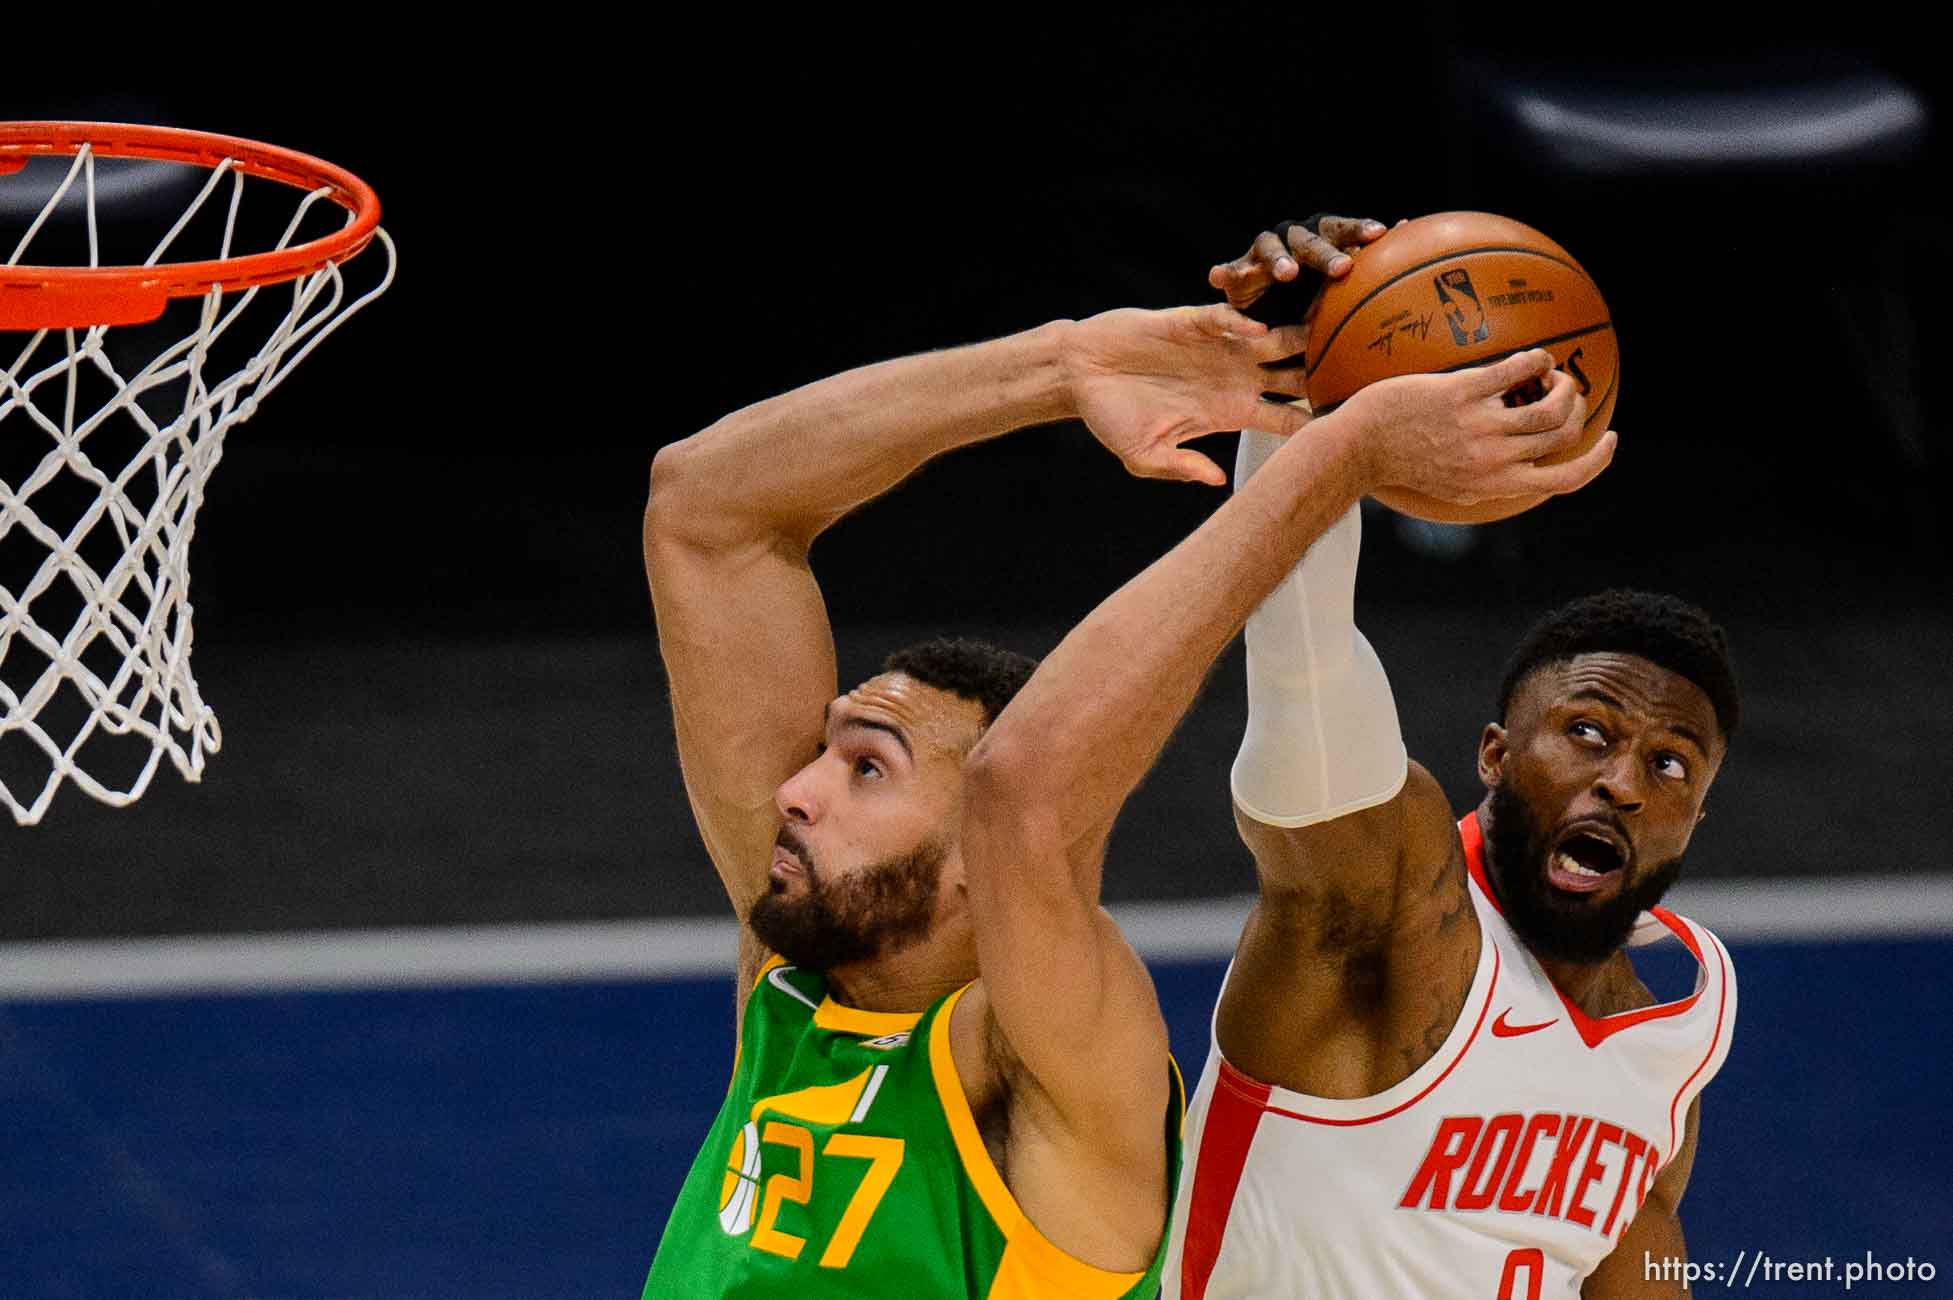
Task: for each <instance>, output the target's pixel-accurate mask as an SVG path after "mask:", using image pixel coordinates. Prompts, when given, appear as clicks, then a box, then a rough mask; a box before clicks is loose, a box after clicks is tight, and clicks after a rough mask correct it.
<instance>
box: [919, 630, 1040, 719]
mask: <svg viewBox="0 0 1953 1300" xmlns="http://www.w3.org/2000/svg"><path fill="white" fill-rule="evenodd" d="M1037 666H1038V661H1037V660H1035V659H1033V658H1031V657H1030V656H1029V655H1021V654H1018V653H1017V652H1016V651H1015V650H1006V649H1004V648H1003V647H1002V646H997V645H991V644H990V643H989V642H988V641H977V640H973V639H971V638H969V637H935V638H932V639H931V640H928V641H918V642H917V643H916V644H914V645H911V646H904V647H903V648H902V649H900V650H897V651H896V652H895V653H894V654H892V655H890V656H889V657H888V658H887V659H886V660H885V661H883V663H882V671H883V672H885V673H905V674H907V675H908V676H910V677H913V678H915V679H916V680H917V681H919V682H921V683H922V684H923V685H924V686H933V687H935V688H936V689H937V690H939V691H948V692H949V693H950V694H951V695H954V696H957V697H958V698H960V699H965V700H971V701H974V702H975V703H977V704H980V705H982V706H983V725H984V726H985V727H986V728H987V727H989V725H990V724H991V723H993V722H995V721H996V720H997V715H998V714H1000V713H1002V712H1003V711H1004V706H1005V705H1006V704H1009V703H1010V702H1011V698H1012V697H1013V696H1015V695H1016V694H1017V692H1018V691H1020V690H1022V689H1023V688H1024V683H1025V682H1028V681H1030V680H1031V674H1032V673H1034V672H1036V671H1037Z"/></svg>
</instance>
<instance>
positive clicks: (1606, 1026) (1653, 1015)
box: [1458, 812, 1720, 1150]
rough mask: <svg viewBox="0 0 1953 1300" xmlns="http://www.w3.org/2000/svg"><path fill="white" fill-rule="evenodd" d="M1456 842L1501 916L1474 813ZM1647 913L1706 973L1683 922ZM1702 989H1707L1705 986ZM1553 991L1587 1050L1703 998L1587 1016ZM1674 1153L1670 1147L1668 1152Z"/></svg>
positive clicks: (1662, 912)
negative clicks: (1486, 866)
mask: <svg viewBox="0 0 1953 1300" xmlns="http://www.w3.org/2000/svg"><path fill="white" fill-rule="evenodd" d="M1458 838H1459V840H1460V841H1461V842H1462V843H1463V844H1464V847H1465V865H1466V866H1467V867H1468V868H1470V870H1471V875H1472V879H1473V880H1475V881H1477V882H1478V888H1479V892H1481V893H1483V894H1484V895H1485V901H1486V902H1488V903H1490V904H1491V905H1492V910H1493V911H1495V912H1497V913H1498V914H1499V915H1500V916H1504V915H1505V909H1504V908H1502V907H1500V906H1499V896H1498V893H1497V892H1496V891H1495V890H1494V889H1493V888H1492V882H1491V880H1490V878H1489V877H1488V876H1487V875H1486V872H1485V832H1484V830H1483V829H1482V828H1481V827H1480V826H1479V824H1478V814H1477V813H1476V812H1468V813H1466V814H1465V815H1464V816H1463V817H1460V818H1459V819H1458ZM1648 910H1649V914H1650V915H1652V916H1653V917H1654V918H1655V919H1656V920H1658V921H1660V922H1661V923H1662V924H1663V925H1665V926H1667V927H1668V928H1669V929H1670V930H1671V931H1672V932H1674V935H1675V937H1676V938H1678V939H1680V940H1681V941H1682V943H1683V945H1684V946H1685V947H1686V948H1687V949H1688V950H1689V951H1690V952H1691V953H1693V954H1695V960H1696V964H1697V965H1699V966H1701V967H1702V968H1703V969H1704V970H1705V971H1706V970H1707V969H1708V968H1709V962H1708V959H1707V958H1705V957H1704V956H1703V955H1702V945H1700V944H1698V943H1697V942H1696V941H1695V936H1694V935H1693V934H1691V933H1690V932H1689V928H1688V926H1686V925H1684V924H1683V923H1682V918H1680V917H1679V916H1676V915H1675V914H1674V913H1673V912H1671V911H1669V910H1668V909H1667V908H1665V907H1654V908H1650V909H1648ZM1704 987H1705V988H1706V987H1707V985H1706V982H1705V985H1704ZM1553 991H1554V992H1555V993H1558V994H1559V995H1560V1003H1561V1005H1563V1006H1564V1007H1566V1012H1567V1020H1568V1021H1569V1022H1570V1023H1571V1024H1572V1025H1573V1028H1574V1031H1575V1032H1576V1033H1578V1034H1579V1035H1580V1041H1581V1042H1583V1043H1585V1044H1586V1045H1587V1046H1588V1047H1599V1046H1600V1045H1601V1044H1602V1043H1604V1042H1606V1041H1607V1040H1608V1038H1610V1037H1611V1036H1613V1035H1615V1034H1618V1033H1620V1032H1621V1031H1622V1030H1623V1029H1631V1028H1633V1027H1634V1026H1635V1025H1638V1024H1640V1023H1642V1022H1643V1021H1646V1020H1663V1019H1666V1018H1667V1017H1669V1016H1679V1015H1680V1014H1682V1013H1683V1012H1684V1011H1687V1010H1688V1009H1689V1008H1690V1007H1692V1006H1694V1005H1695V1004H1696V1001H1697V1000H1698V999H1699V998H1700V997H1701V996H1702V990H1697V991H1696V992H1694V993H1691V994H1689V995H1688V996H1687V997H1685V998H1681V999H1679V1000H1677V1001H1674V1002H1658V1003H1656V1004H1655V1005H1654V1006H1651V1007H1639V1008H1637V1009H1635V1010H1633V1011H1621V1012H1616V1013H1615V1014H1614V1015H1611V1016H1590V1015H1588V1014H1587V1013H1586V1012H1585V1011H1582V1010H1581V1009H1580V1007H1579V1006H1578V1005H1577V1004H1576V1003H1575V1002H1574V1000H1573V999H1572V998H1570V997H1568V996H1567V995H1566V994H1565V993H1562V992H1560V987H1559V985H1557V984H1555V985H1554V986H1553ZM1718 1024H1720V1013H1718ZM1697 1073H1700V1071H1697ZM1673 1149H1674V1148H1673V1145H1672V1144H1671V1145H1670V1150H1673Z"/></svg>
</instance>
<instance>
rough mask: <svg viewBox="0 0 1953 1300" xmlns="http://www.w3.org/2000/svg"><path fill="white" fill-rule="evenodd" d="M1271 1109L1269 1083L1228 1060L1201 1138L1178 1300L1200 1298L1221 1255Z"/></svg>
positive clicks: (1182, 1247) (1217, 1079) (1209, 1109)
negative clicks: (1250, 1160) (1257, 1133)
mask: <svg viewBox="0 0 1953 1300" xmlns="http://www.w3.org/2000/svg"><path fill="white" fill-rule="evenodd" d="M1267 1106H1268V1085H1267V1084H1265V1083H1256V1082H1255V1081H1254V1080H1253V1079H1250V1078H1249V1077H1248V1076H1247V1075H1245V1074H1242V1073H1241V1072H1240V1071H1239V1070H1236V1069H1235V1068H1234V1067H1233V1066H1231V1065H1229V1064H1228V1063H1227V1062H1226V1061H1222V1062H1221V1072H1220V1075H1219V1077H1217V1078H1216V1079H1215V1080H1214V1095H1213V1098H1212V1099H1211V1100H1210V1101H1209V1102H1208V1106H1207V1124H1206V1127H1205V1128H1204V1129H1202V1130H1201V1134H1200V1155H1199V1157H1198V1158H1197V1159H1196V1161H1195V1164H1194V1185H1193V1196H1192V1197H1191V1199H1190V1200H1189V1202H1188V1205H1187V1235H1186V1239H1185V1241H1184V1242H1183V1244H1182V1246H1181V1251H1180V1300H1202V1297H1204V1296H1205V1295H1206V1294H1207V1279H1208V1278H1209V1277H1211V1276H1213V1273H1214V1261H1215V1260H1217V1259H1219V1258H1220V1255H1221V1237H1222V1236H1223V1235H1224V1234H1225V1233H1226V1232H1227V1216H1228V1213H1229V1211H1231V1210H1232V1209H1233V1208H1234V1190H1235V1188H1237V1187H1239V1186H1240V1185H1241V1170H1242V1169H1243V1168H1245V1167H1246V1165H1247V1163H1248V1148H1249V1147H1250V1146H1251V1145H1253V1143H1254V1140H1255V1129H1256V1128H1257V1127H1259V1126H1260V1124H1261V1116H1262V1112H1263V1111H1264V1110H1265V1109H1266V1108H1267Z"/></svg>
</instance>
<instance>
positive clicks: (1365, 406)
mask: <svg viewBox="0 0 1953 1300" xmlns="http://www.w3.org/2000/svg"><path fill="white" fill-rule="evenodd" d="M1532 383H1537V384H1539V385H1540V387H1541V389H1542V390H1543V394H1542V396H1541V397H1540V398H1539V399H1538V400H1536V401H1533V402H1528V403H1525V404H1521V405H1512V404H1510V403H1508V402H1507V401H1506V394H1508V393H1509V392H1510V391H1511V390H1512V389H1514V388H1518V387H1521V386H1524V385H1527V384H1532ZM1586 417H1587V407H1586V402H1585V399H1584V398H1583V397H1582V396H1581V395H1580V392H1579V386H1578V384H1577V383H1575V381H1574V380H1573V379H1572V378H1571V377H1569V376H1568V375H1566V374H1565V373H1563V372H1561V371H1558V370H1555V369H1553V356H1552V354H1551V353H1550V352H1547V351H1545V350H1544V349H1539V348H1534V349H1529V350H1527V351H1525V352H1522V353H1519V354H1517V355H1515V356H1511V357H1507V358H1505V359H1504V360H1502V361H1499V362H1497V363H1495V364H1493V365H1489V366H1476V367H1473V368H1471V369H1468V370H1461V371H1458V372H1456V373H1453V374H1447V375H1404V376H1397V377H1394V378H1391V379H1386V380H1382V381H1379V382H1377V383H1375V384H1371V385H1369V386H1367V387H1365V388H1363V389H1361V390H1360V391H1359V392H1357V393H1356V394H1355V395H1354V396H1353V397H1351V398H1350V399H1349V401H1347V402H1346V403H1344V404H1343V405H1342V408H1341V410H1340V411H1339V412H1338V413H1337V414H1336V416H1334V417H1331V418H1337V419H1344V420H1354V421H1356V422H1358V423H1359V424H1360V425H1361V435H1360V437H1361V446H1362V449H1363V454H1364V461H1365V468H1366V477H1367V480H1368V482H1369V483H1370V484H1372V485H1373V487H1372V491H1373V494H1375V495H1377V496H1379V497H1381V496H1383V495H1384V493H1385V492H1386V491H1389V492H1396V493H1406V492H1408V493H1415V494H1417V495H1418V496H1419V497H1420V498H1423V499H1427V500H1430V501H1433V502H1436V503H1438V505H1439V506H1440V507H1441V508H1444V509H1455V510H1459V511H1472V510H1481V509H1484V508H1485V507H1486V506H1487V505H1488V503H1489V504H1493V505H1496V504H1498V503H1502V502H1508V501H1512V500H1521V499H1531V500H1544V499H1545V498H1546V497H1548V496H1551V495H1554V494H1556V493H1562V492H1571V491H1574V490H1575V489H1577V488H1580V487H1583V486H1585V485H1586V484H1587V483H1588V482H1590V481H1591V480H1592V479H1593V478H1594V476H1595V475H1597V474H1599V473H1600V471H1601V470H1603V469H1605V468H1606V467H1607V465H1608V463H1609V461H1611V460H1612V458H1613V453H1614V437H1613V435H1612V433H1611V432H1610V433H1607V434H1605V435H1603V436H1602V437H1600V438H1597V439H1596V440H1595V441H1594V443H1593V445H1592V446H1590V447H1588V448H1586V449H1585V450H1584V451H1579V452H1577V453H1575V454H1573V455H1572V456H1571V458H1570V459H1569V458H1567V453H1568V452H1569V450H1570V449H1572V448H1574V447H1575V446H1576V444H1578V443H1579V442H1580V441H1581V439H1582V437H1583V430H1584V426H1585V424H1586ZM1548 461H1553V462H1555V463H1550V464H1549V463H1546V462H1548Z"/></svg>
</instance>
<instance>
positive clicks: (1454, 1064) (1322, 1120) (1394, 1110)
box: [1221, 934, 1503, 1128]
mask: <svg viewBox="0 0 1953 1300" xmlns="http://www.w3.org/2000/svg"><path fill="white" fill-rule="evenodd" d="M1479 942H1480V943H1484V944H1490V945H1491V948H1492V978H1491V979H1489V980H1487V981H1486V982H1485V1001H1484V1003H1483V1004H1481V1005H1480V1006H1479V1008H1478V1020H1477V1021H1476V1022H1475V1023H1473V1025H1472V1032H1471V1035H1470V1036H1469V1037H1468V1038H1466V1039H1465V1045H1464V1046H1463V1047H1461V1048H1459V1049H1458V1055H1456V1056H1454V1057H1452V1058H1451V1064H1449V1065H1447V1066H1445V1067H1444V1070H1443V1072H1442V1073H1440V1074H1439V1075H1438V1077H1437V1078H1435V1079H1433V1080H1431V1082H1429V1083H1428V1084H1426V1085H1424V1089H1423V1091H1421V1092H1419V1093H1418V1094H1417V1095H1416V1096H1415V1097H1412V1098H1411V1099H1410V1100H1409V1101H1405V1102H1400V1103H1398V1104H1397V1105H1395V1106H1392V1107H1391V1108H1390V1109H1389V1110H1386V1111H1379V1112H1378V1113H1377V1114H1375V1115H1363V1116H1360V1117H1358V1118H1356V1119H1332V1118H1330V1117H1329V1116H1327V1115H1304V1114H1303V1113H1302V1112H1301V1111H1297V1110H1284V1109H1283V1108H1282V1107H1280V1106H1270V1107H1268V1113H1269V1114H1271V1115H1280V1116H1282V1117H1283V1118H1284V1119H1299V1120H1301V1121H1303V1122H1304V1123H1307V1124H1327V1125H1331V1126H1333V1127H1335V1128H1350V1127H1353V1126H1355V1125H1357V1124H1375V1123H1377V1122H1378V1121H1379V1120H1386V1119H1389V1118H1390V1117H1391V1116H1392V1115H1401V1114H1403V1113H1404V1112H1405V1111H1407V1110H1409V1109H1410V1108H1411V1107H1412V1106H1415V1105H1416V1104H1417V1103H1418V1102H1420V1101H1423V1100H1424V1099H1425V1098H1426V1097H1428V1096H1430V1095H1431V1094H1432V1092H1434V1091H1436V1089H1437V1086H1438V1085H1439V1084H1441V1083H1443V1082H1444V1081H1445V1080H1446V1079H1448V1078H1450V1077H1451V1072H1452V1071H1453V1070H1455V1069H1457V1068H1458V1062H1460V1061H1462V1060H1464V1059H1465V1053H1467V1052H1469V1051H1471V1050H1472V1044H1473V1043H1475V1042H1477V1041H1478V1035H1479V1031H1480V1030H1482V1029H1484V1028H1485V1017H1486V1016H1488V1015H1490V1014H1491V1013H1492V998H1493V995H1494V994H1496V993H1497V992H1498V990H1499V965H1500V962H1501V961H1502V960H1503V959H1502V958H1501V957H1500V956H1499V946H1498V945H1497V944H1496V943H1492V936H1491V935H1489V934H1488V935H1484V936H1482V937H1481V938H1480V939H1479ZM1221 1064H1222V1066H1223V1067H1225V1066H1226V1065H1227V1062H1225V1061H1223V1062H1221ZM1418 1068H1419V1069H1422V1068H1423V1067H1422V1066H1420V1067H1418ZM1240 1077H1241V1078H1243V1079H1246V1078H1247V1076H1246V1075H1242V1076H1240ZM1250 1082H1252V1081H1251V1080H1250ZM1257 1086H1259V1087H1263V1088H1266V1087H1267V1086H1268V1085H1267V1084H1260V1085H1257Z"/></svg>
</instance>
